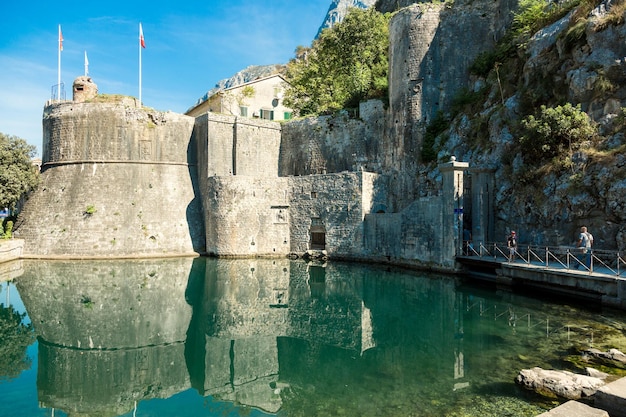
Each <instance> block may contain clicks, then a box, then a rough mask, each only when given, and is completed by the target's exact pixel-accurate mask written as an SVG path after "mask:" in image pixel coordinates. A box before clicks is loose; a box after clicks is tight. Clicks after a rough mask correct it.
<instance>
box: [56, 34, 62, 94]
mask: <svg viewBox="0 0 626 417" xmlns="http://www.w3.org/2000/svg"><path fill="white" fill-rule="evenodd" d="M58 50H59V51H58V52H59V59H58V65H59V67H58V71H57V73H58V78H57V101H61V51H62V50H63V35H62V34H61V25H59V47H58Z"/></svg>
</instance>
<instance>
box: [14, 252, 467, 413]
mask: <svg viewBox="0 0 626 417" xmlns="http://www.w3.org/2000/svg"><path fill="white" fill-rule="evenodd" d="M17 286H18V289H19V291H20V294H21V296H22V299H23V301H24V304H25V306H26V309H27V311H28V313H29V316H30V318H31V320H32V322H33V325H34V327H35V331H36V332H37V334H38V336H39V339H40V349H39V374H38V381H37V384H38V390H39V398H40V401H41V403H42V405H43V406H45V407H55V408H59V409H63V410H65V411H66V412H67V413H69V414H74V415H79V414H80V415H85V416H87V415H98V416H100V415H111V416H114V415H119V414H123V413H126V412H128V411H129V410H130V409H132V408H133V407H134V406H135V404H136V403H138V402H140V401H142V400H146V399H151V398H167V397H170V396H172V395H173V394H176V393H178V392H181V391H184V390H187V389H189V388H193V389H195V390H196V391H197V392H198V393H199V394H200V395H202V396H205V397H208V396H212V397H214V398H215V399H217V400H223V401H230V402H233V403H235V404H239V405H244V406H249V407H255V408H259V409H262V410H265V411H267V412H271V413H274V412H277V411H278V410H281V409H283V410H287V411H288V410H290V409H295V408H297V407H298V406H299V405H298V404H299V403H298V402H299V401H301V400H302V398H303V396H306V395H323V394H322V393H323V392H324V390H330V389H332V388H333V387H335V388H336V387H339V388H341V387H342V386H344V385H347V384H354V383H355V382H354V380H351V378H354V375H355V374H359V373H363V374H364V375H366V376H367V375H375V374H376V373H384V374H388V373H391V374H393V375H394V379H397V380H398V381H402V383H403V384H409V383H410V384H412V383H415V384H418V382H419V381H421V380H428V386H435V385H439V386H443V385H445V386H448V387H450V389H452V388H453V387H455V384H459V383H462V382H463V381H464V378H463V376H464V369H463V367H464V365H463V354H464V351H463V328H462V327H463V323H462V314H460V312H459V299H458V294H457V293H456V283H455V281H454V280H453V279H445V278H442V279H424V278H419V277H415V276H414V275H412V274H397V273H388V272H387V271H386V270H384V269H376V268H374V267H371V266H367V265H365V266H357V265H344V264H341V263H332V264H331V263H329V264H321V263H306V262H303V261H291V260H288V259H206V258H197V259H170V260H167V259H165V260H142V261H114V262H107V261H89V262H76V261H72V262H58V261H57V262H47V261H38V262H32V263H30V262H29V263H28V264H27V265H26V266H25V273H24V275H23V276H22V277H20V278H19V279H18V280H17ZM416 357H419V361H417V360H415V358H416ZM416 362H420V363H424V364H426V365H425V366H424V367H423V369H422V368H420V369H407V368H406V366H405V364H406V363H416ZM368 378H369V377H368ZM368 378H360V379H359V383H363V384H366V383H368V381H369V380H371V378H370V379H368ZM455 378H456V379H455ZM341 384H344V385H341ZM456 386H459V385H456ZM292 388H293V389H292ZM296 392H297V393H298V394H297V395H296V394H294V393H296ZM311 393H313V394H311ZM333 395H335V394H333ZM350 401H351V400H350Z"/></svg>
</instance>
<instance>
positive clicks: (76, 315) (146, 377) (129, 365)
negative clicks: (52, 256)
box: [16, 258, 194, 415]
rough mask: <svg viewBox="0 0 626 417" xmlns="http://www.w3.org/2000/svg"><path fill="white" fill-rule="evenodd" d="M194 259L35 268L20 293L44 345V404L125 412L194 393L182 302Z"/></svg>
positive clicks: (40, 382)
mask: <svg viewBox="0 0 626 417" xmlns="http://www.w3.org/2000/svg"><path fill="white" fill-rule="evenodd" d="M193 262H194V259H192V258H177V259H165V260H158V261H155V260H142V261H88V262H87V261H85V262H77V261H71V262H64V261H53V262H48V261H37V262H28V263H27V264H26V266H25V272H24V274H23V275H22V276H21V277H20V278H18V279H17V281H16V286H17V287H18V290H19V292H20V296H21V297H22V300H23V301H24V305H25V307H26V310H27V312H28V314H29V316H30V319H31V321H32V323H33V325H34V327H35V331H36V333H37V335H38V337H39V339H40V343H39V369H38V376H37V387H38V393H39V401H40V403H41V404H42V405H43V406H46V407H53V408H60V409H63V410H65V411H66V412H68V413H70V414H72V413H78V414H80V415H83V414H81V413H85V414H84V415H119V414H122V413H125V412H127V411H128V410H130V409H132V407H133V406H134V405H135V401H138V400H142V399H147V398H166V397H169V396H171V395H173V394H175V393H178V392H180V391H182V390H185V389H187V388H189V386H190V384H189V375H188V373H187V371H186V367H185V359H184V358H185V357H184V342H185V338H186V335H185V330H186V329H187V327H188V324H189V321H190V318H191V308H190V307H189V305H188V304H187V303H186V301H185V296H184V295H185V290H186V288H187V282H188V280H189V277H190V273H191V271H192V263H193Z"/></svg>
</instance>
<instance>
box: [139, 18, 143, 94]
mask: <svg viewBox="0 0 626 417" xmlns="http://www.w3.org/2000/svg"><path fill="white" fill-rule="evenodd" d="M142 42H143V30H142V28H141V23H139V106H141V49H142Z"/></svg>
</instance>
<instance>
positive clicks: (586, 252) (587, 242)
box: [574, 226, 593, 269]
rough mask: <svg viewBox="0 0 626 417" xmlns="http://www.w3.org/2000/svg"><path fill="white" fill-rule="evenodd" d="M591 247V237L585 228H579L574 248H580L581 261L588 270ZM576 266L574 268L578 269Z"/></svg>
mask: <svg viewBox="0 0 626 417" xmlns="http://www.w3.org/2000/svg"><path fill="white" fill-rule="evenodd" d="M592 245H593V235H592V234H591V233H589V232H588V231H587V228H586V227H585V226H583V227H581V228H580V234H579V235H578V242H577V243H576V247H578V248H580V253H582V256H581V259H580V260H581V261H582V263H583V264H584V265H585V266H586V267H587V269H589V268H590V267H591V246H592ZM578 266H579V265H578V264H576V265H575V266H574V268H576V269H578Z"/></svg>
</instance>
